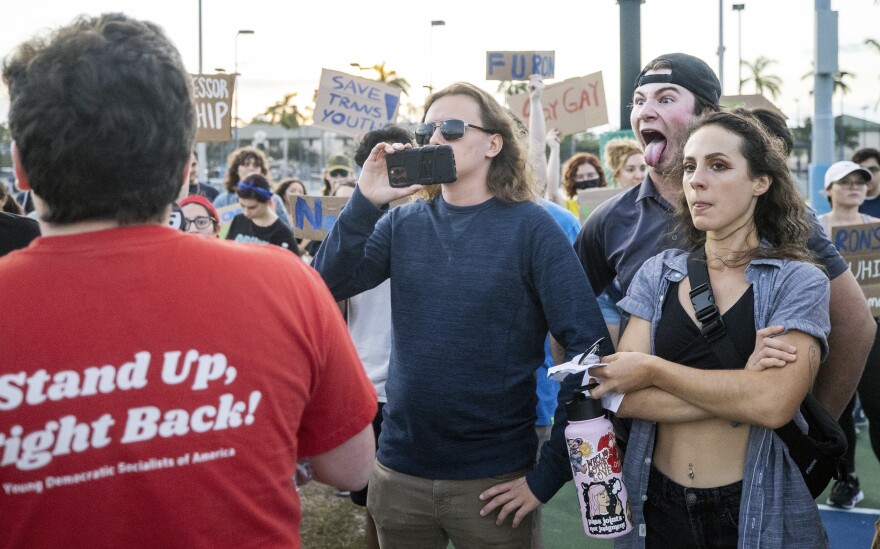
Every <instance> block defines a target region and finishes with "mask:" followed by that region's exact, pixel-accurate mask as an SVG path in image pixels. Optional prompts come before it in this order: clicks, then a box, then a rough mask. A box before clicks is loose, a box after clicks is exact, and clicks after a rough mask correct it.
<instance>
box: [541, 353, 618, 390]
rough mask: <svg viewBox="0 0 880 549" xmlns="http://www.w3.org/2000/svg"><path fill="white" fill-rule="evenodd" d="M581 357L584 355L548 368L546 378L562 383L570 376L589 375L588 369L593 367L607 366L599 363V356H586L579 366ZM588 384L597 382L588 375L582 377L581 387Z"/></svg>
mask: <svg viewBox="0 0 880 549" xmlns="http://www.w3.org/2000/svg"><path fill="white" fill-rule="evenodd" d="M583 356H584V354H583V353H581V354H579V355H577V356H576V357H574V358H572V359H571V360H570V361H569V362H566V363H564V364H559V365H558V366H553V367H552V368H549V369H548V370H547V377H549V378H550V379H552V380H554V381H562V380H563V379H565V378H566V377H568V376H570V375H571V374H581V373H583V372H587V373H588V374H589V369H590V368H592V367H594V366H607V365H606V364H605V363H603V362H599V358H600V357H599V355H587V358H586V359H585V360H583V364H581V359H582V358H583ZM590 383H599V380H598V379H596V378H594V377H591V376H589V375H586V376H584V382H583V385H589V384H590Z"/></svg>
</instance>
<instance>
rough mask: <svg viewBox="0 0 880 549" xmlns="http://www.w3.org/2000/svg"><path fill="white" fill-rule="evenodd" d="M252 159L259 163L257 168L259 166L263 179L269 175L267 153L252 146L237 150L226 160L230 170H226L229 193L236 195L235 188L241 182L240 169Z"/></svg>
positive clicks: (226, 183)
mask: <svg viewBox="0 0 880 549" xmlns="http://www.w3.org/2000/svg"><path fill="white" fill-rule="evenodd" d="M251 158H253V159H255V160H256V161H257V166H259V168H260V173H261V174H263V177H265V176H267V175H269V159H268V158H267V157H266V153H264V152H263V151H261V150H260V149H258V148H256V147H251V146H247V147H241V148H240V149H235V150H234V151H232V152H231V153H229V158H227V159H226V165H227V166H228V167H229V168H228V169H227V170H226V181H225V182H224V184H225V185H226V190H227V191H229V192H231V193H235V187H236V185H238V182H239V181H241V179H239V177H238V167H239V166H241V165H242V164H245V163H247V161H248V160H250V159H251Z"/></svg>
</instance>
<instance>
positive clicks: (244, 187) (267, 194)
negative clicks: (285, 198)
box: [238, 182, 272, 200]
mask: <svg viewBox="0 0 880 549" xmlns="http://www.w3.org/2000/svg"><path fill="white" fill-rule="evenodd" d="M238 190H239V191H254V192H255V193H257V194H258V195H260V196H262V197H263V198H265V199H266V200H270V199H271V198H272V191H270V190H269V189H264V188H263V187H257V186H256V185H251V184H250V183H244V182H241V183H239V184H238Z"/></svg>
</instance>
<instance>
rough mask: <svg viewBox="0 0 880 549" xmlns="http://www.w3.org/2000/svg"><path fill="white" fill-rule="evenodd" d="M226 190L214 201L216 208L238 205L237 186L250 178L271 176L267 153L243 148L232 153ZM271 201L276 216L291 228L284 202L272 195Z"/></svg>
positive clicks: (251, 148)
mask: <svg viewBox="0 0 880 549" xmlns="http://www.w3.org/2000/svg"><path fill="white" fill-rule="evenodd" d="M227 165H228V169H227V171H226V181H225V185H226V190H225V191H223V192H222V193H220V194H219V195H218V196H217V198H215V199H214V201H213V202H214V207H215V208H217V209H219V208H223V207H224V206H230V205H232V204H237V203H238V194H237V186H238V183H239V182H240V181H243V180H244V179H246V178H247V177H248V176H251V175H254V174H259V175H262V176H263V177H268V175H269V159H268V158H267V157H266V153H264V152H263V151H261V150H260V149H258V148H256V147H251V146H247V147H241V148H240V149H236V150H234V151H232V153H231V154H230V155H229V160H228V162H227ZM271 201H272V202H274V203H275V214H276V215H277V216H278V218H279V219H281V222H282V223H284V225H285V226H286V227H287V228H290V218H289V217H288V215H287V209H286V208H285V207H284V201H283V200H282V199H281V197H280V196H278V195H277V194H274V193H272V197H271Z"/></svg>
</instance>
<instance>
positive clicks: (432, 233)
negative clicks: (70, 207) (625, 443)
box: [313, 83, 610, 549]
mask: <svg viewBox="0 0 880 549" xmlns="http://www.w3.org/2000/svg"><path fill="white" fill-rule="evenodd" d="M425 106H426V112H425V118H424V122H425V123H424V124H422V125H420V126H419V127H418V128H417V130H416V139H417V141H418V143H419V144H420V145H425V144H431V145H445V144H448V145H450V146H451V147H452V150H453V152H454V156H455V165H456V171H457V181H455V182H454V183H448V184H442V185H427V186H419V185H414V186H411V187H408V188H393V187H391V186H390V184H389V179H388V174H387V163H386V158H387V157H388V156H389V155H393V154H399V152H400V151H402V150H405V149H406V148H408V147H409V145H400V144H395V145H393V146H392V145H385V144H380V145H378V146H376V147H375V148H374V149H373V150H372V152H371V154H370V156H369V158H368V159H367V161H366V163H365V164H364V168H363V171H362V172H361V177H360V181H359V182H358V186H357V188H356V190H355V192H354V194H353V195H352V197H351V200H350V202H349V203H348V205H347V206H346V208H345V209H344V210H343V211H342V212H341V213H340V216H339V219H338V221H337V222H336V224H335V225H334V227H333V229H332V230H331V231H330V234H329V235H328V237H327V239H326V240H325V241H324V244H323V245H322V246H321V250H320V252H319V253H318V255H317V256H316V258H315V261H314V263H313V265H314V267H315V268H316V269H317V270H318V272H320V273H321V275H322V276H323V277H324V279H325V281H326V282H327V285H328V286H329V287H330V289H331V291H332V292H333V294H334V297H336V299H345V298H347V297H350V296H352V295H356V294H358V293H360V292H362V291H365V290H367V289H369V288H372V287H375V286H376V285H378V284H379V283H381V282H382V281H383V280H385V279H388V278H390V279H391V301H392V329H393V338H392V341H393V345H392V351H391V361H390V364H389V372H388V381H387V384H386V394H387V397H388V404H386V406H385V408H384V422H383V428H382V434H381V435H380V438H379V451H378V454H377V461H376V464H375V467H374V470H373V474H372V476H371V477H370V492H369V495H368V499H367V507H368V509H369V510H370V513H371V514H372V516H373V518H374V520H375V522H376V526H377V530H378V534H379V540H380V543H381V545H382V547H428V548H431V547H436V548H438V549H442V548H445V547H446V546H447V544H448V542H449V541H452V542H453V543H454V544H455V545H456V546H463V547H467V546H503V547H530V546H531V540H532V536H531V524H532V511H533V510H534V509H535V508H536V507H537V505H538V503H539V501H543V502H546V501H548V500H549V499H550V498H551V497H552V496H553V495H554V494H555V493H556V491H557V490H558V489H559V488H560V486H561V485H562V484H563V483H564V481H565V479H566V478H567V477H568V476H569V475H570V471H569V466H568V459H567V456H566V455H565V453H564V452H565V445H564V443H563V441H562V436H563V433H562V430H563V429H564V427H565V423H566V422H565V418H564V412H563V411H558V412H557V416H556V425H555V428H554V433H553V437H552V438H551V442H552V443H553V444H547V445H545V446H544V448H543V449H542V456H541V460H540V464H539V465H538V467H537V468H535V469H533V467H534V464H535V452H536V449H537V436H536V434H535V430H534V423H535V377H534V376H535V370H536V369H537V368H538V367H539V366H540V365H541V364H542V362H543V359H544V345H543V344H544V338H545V337H546V334H547V332H548V331H549V332H550V333H552V334H553V335H554V337H555V338H556V339H557V340H558V341H559V342H560V343H561V344H562V345H563V347H565V349H566V356H567V357H572V356H574V355H575V354H578V353H580V352H583V351H584V350H585V349H586V348H587V347H589V346H590V345H591V344H592V343H593V342H594V341H595V340H596V339H598V338H600V337H606V341H607V331H606V329H605V325H604V323H603V322H602V315H601V313H600V312H599V309H598V306H597V305H596V301H595V298H594V297H593V295H592V294H591V292H590V291H589V290H588V287H587V286H586V284H587V280H586V278H585V276H584V273H583V270H582V269H581V267H580V265H579V264H578V261H577V258H576V257H575V255H574V251H573V250H572V248H571V245H570V244H569V242H568V239H567V238H566V237H565V235H564V233H563V232H562V230H561V229H560V228H559V226H558V225H557V224H556V223H554V222H553V220H552V218H551V217H550V214H548V213H547V212H546V211H545V210H544V209H543V208H542V207H541V206H540V205H539V204H538V203H537V193H536V190H535V183H534V179H533V174H532V171H531V169H530V168H529V166H528V164H527V162H526V151H525V147H524V146H523V144H522V143H521V142H520V138H519V137H518V132H517V131H516V130H515V126H514V122H513V120H512V119H511V117H510V115H509V114H508V113H507V112H506V111H505V110H504V109H503V108H502V107H501V106H500V105H499V104H498V103H497V101H495V99H494V98H492V97H491V96H490V95H489V94H488V93H486V92H485V91H483V90H481V89H479V88H477V87H475V86H473V85H471V84H466V83H458V84H453V85H452V86H449V87H448V88H446V89H444V90H441V91H440V92H438V93H436V94H434V95H432V96H431V97H429V98H428V100H427V103H426V105H425ZM416 192H418V193H419V194H420V198H421V199H420V200H417V201H415V202H412V203H409V204H406V205H403V206H400V207H397V208H395V209H393V210H391V211H390V212H388V213H387V215H384V217H383V214H384V213H385V212H386V210H387V207H388V204H389V203H391V202H393V201H394V200H397V199H400V198H403V197H406V196H409V195H412V194H415V193H416ZM606 349H610V345H607V346H606V347H605V348H604V349H603V352H605V350H606ZM578 382H579V380H572V381H571V382H569V383H568V384H567V385H564V386H563V390H562V391H561V395H563V396H561V397H560V398H561V399H563V400H569V399H570V397H571V394H572V391H573V390H574V388H575V387H576V385H577V383H578ZM561 414H562V415H561ZM499 508H500V509H499ZM508 515H513V519H512V525H513V526H514V528H511V527H509V526H508V525H506V524H504V522H505V519H506V518H507V516H508Z"/></svg>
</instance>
